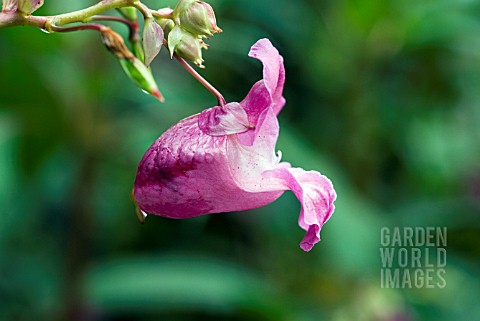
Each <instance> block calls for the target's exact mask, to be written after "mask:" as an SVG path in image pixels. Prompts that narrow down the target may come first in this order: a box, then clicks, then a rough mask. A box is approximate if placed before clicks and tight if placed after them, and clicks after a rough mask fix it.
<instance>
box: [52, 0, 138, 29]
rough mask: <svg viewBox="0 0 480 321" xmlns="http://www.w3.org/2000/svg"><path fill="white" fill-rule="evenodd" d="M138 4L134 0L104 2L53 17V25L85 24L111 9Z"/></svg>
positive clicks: (106, 0) (104, 0)
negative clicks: (93, 17)
mask: <svg viewBox="0 0 480 321" xmlns="http://www.w3.org/2000/svg"><path fill="white" fill-rule="evenodd" d="M133 3H136V1H134V0H103V1H100V2H99V3H97V4H94V5H93V6H91V7H88V8H85V9H82V10H78V11H73V12H69V13H65V14H60V15H57V16H53V17H51V23H52V24H54V25H57V26H62V25H66V24H69V23H73V22H85V21H87V20H88V18H90V17H92V16H95V15H99V14H101V13H102V12H105V11H107V10H110V9H116V8H121V7H126V6H129V5H133Z"/></svg>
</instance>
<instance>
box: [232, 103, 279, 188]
mask: <svg viewBox="0 0 480 321" xmlns="http://www.w3.org/2000/svg"><path fill="white" fill-rule="evenodd" d="M278 132H279V125H278V120H277V116H276V115H275V113H274V112H273V110H272V109H271V108H268V109H265V110H264V112H263V113H262V114H261V115H260V118H259V126H258V127H257V128H255V130H251V131H248V132H246V133H242V134H237V135H232V136H229V137H228V139H227V151H226V152H227V160H228V163H229V166H230V168H231V171H232V176H233V177H234V179H235V180H236V181H237V184H238V185H239V186H240V187H241V188H242V189H244V190H246V191H250V192H262V191H268V190H271V188H268V187H265V186H263V184H264V183H268V184H270V183H269V182H266V181H265V182H263V181H262V180H261V178H262V173H263V172H264V171H266V170H270V169H274V168H276V167H277V165H278V163H279V162H280V159H279V156H277V155H276V154H275V144H276V142H277V138H278ZM251 133H254V134H255V136H254V137H253V141H252V144H251V145H250V146H248V145H245V143H244V142H242V139H250V136H245V135H250V134H251ZM277 190H279V189H277Z"/></svg>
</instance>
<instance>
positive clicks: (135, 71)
mask: <svg viewBox="0 0 480 321" xmlns="http://www.w3.org/2000/svg"><path fill="white" fill-rule="evenodd" d="M120 64H121V65H122V67H123V70H124V71H125V73H126V74H127V75H128V77H130V79H131V80H132V81H133V82H134V83H135V84H136V85H137V86H138V87H140V88H141V89H142V90H143V91H145V92H146V93H148V94H150V95H152V96H155V97H156V98H157V99H158V100H160V101H161V102H164V101H165V98H163V96H162V94H161V93H160V91H159V90H158V87H157V83H156V82H155V79H153V75H152V72H151V71H150V69H148V68H147V67H146V66H145V65H144V64H143V63H142V62H141V61H140V60H138V59H137V58H135V57H133V58H131V59H120Z"/></svg>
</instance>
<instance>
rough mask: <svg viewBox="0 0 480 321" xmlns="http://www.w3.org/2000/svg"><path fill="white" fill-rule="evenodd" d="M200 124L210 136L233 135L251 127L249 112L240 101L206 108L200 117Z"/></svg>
mask: <svg viewBox="0 0 480 321" xmlns="http://www.w3.org/2000/svg"><path fill="white" fill-rule="evenodd" d="M198 126H199V127H200V129H201V130H202V131H203V132H204V133H205V134H207V135H210V136H225V135H231V134H236V133H242V132H245V131H247V130H248V129H249V126H248V117H247V114H246V113H245V110H244V109H243V108H242V106H240V104H239V103H229V104H227V105H225V106H216V107H213V108H210V109H207V110H204V111H203V112H201V113H200V115H199V117H198Z"/></svg>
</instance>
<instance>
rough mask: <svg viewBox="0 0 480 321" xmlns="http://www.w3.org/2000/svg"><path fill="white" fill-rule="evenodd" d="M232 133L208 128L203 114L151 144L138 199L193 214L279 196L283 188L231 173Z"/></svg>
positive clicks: (162, 211) (161, 209)
mask: <svg viewBox="0 0 480 321" xmlns="http://www.w3.org/2000/svg"><path fill="white" fill-rule="evenodd" d="M233 138H235V136H234V135H230V136H210V135H207V134H205V133H203V132H202V131H201V130H200V128H199V127H198V115H193V116H191V117H188V118H186V119H183V120H181V121H180V122H178V123H177V124H175V125H174V126H172V127H171V128H170V129H169V130H167V131H166V132H165V133H164V134H163V135H162V136H160V137H159V138H158V139H157V140H156V141H155V142H154V143H153V144H152V146H150V148H149V149H148V150H147V152H146V153H145V155H144V156H143V158H142V160H141V161H140V164H139V166H138V171H137V177H136V179H135V185H134V198H135V201H136V202H137V204H138V206H139V207H140V209H141V210H142V211H144V212H145V213H147V214H155V215H161V216H166V217H171V218H188V217H193V216H198V215H203V214H210V213H220V212H231V211H242V210H248V209H252V208H257V207H261V206H265V205H267V204H269V203H271V202H273V201H274V200H276V199H277V198H278V197H280V195H282V193H283V191H282V190H280V189H276V190H274V191H270V192H258V191H255V192H250V191H247V190H245V189H244V188H243V187H242V186H239V184H238V182H237V181H236V179H235V178H234V177H233V175H232V170H231V168H232V166H233V165H234V164H232V163H231V162H230V160H228V159H227V141H228V140H230V139H233ZM238 145H239V144H238ZM247 170H248V169H247ZM257 178H258V177H257Z"/></svg>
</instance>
